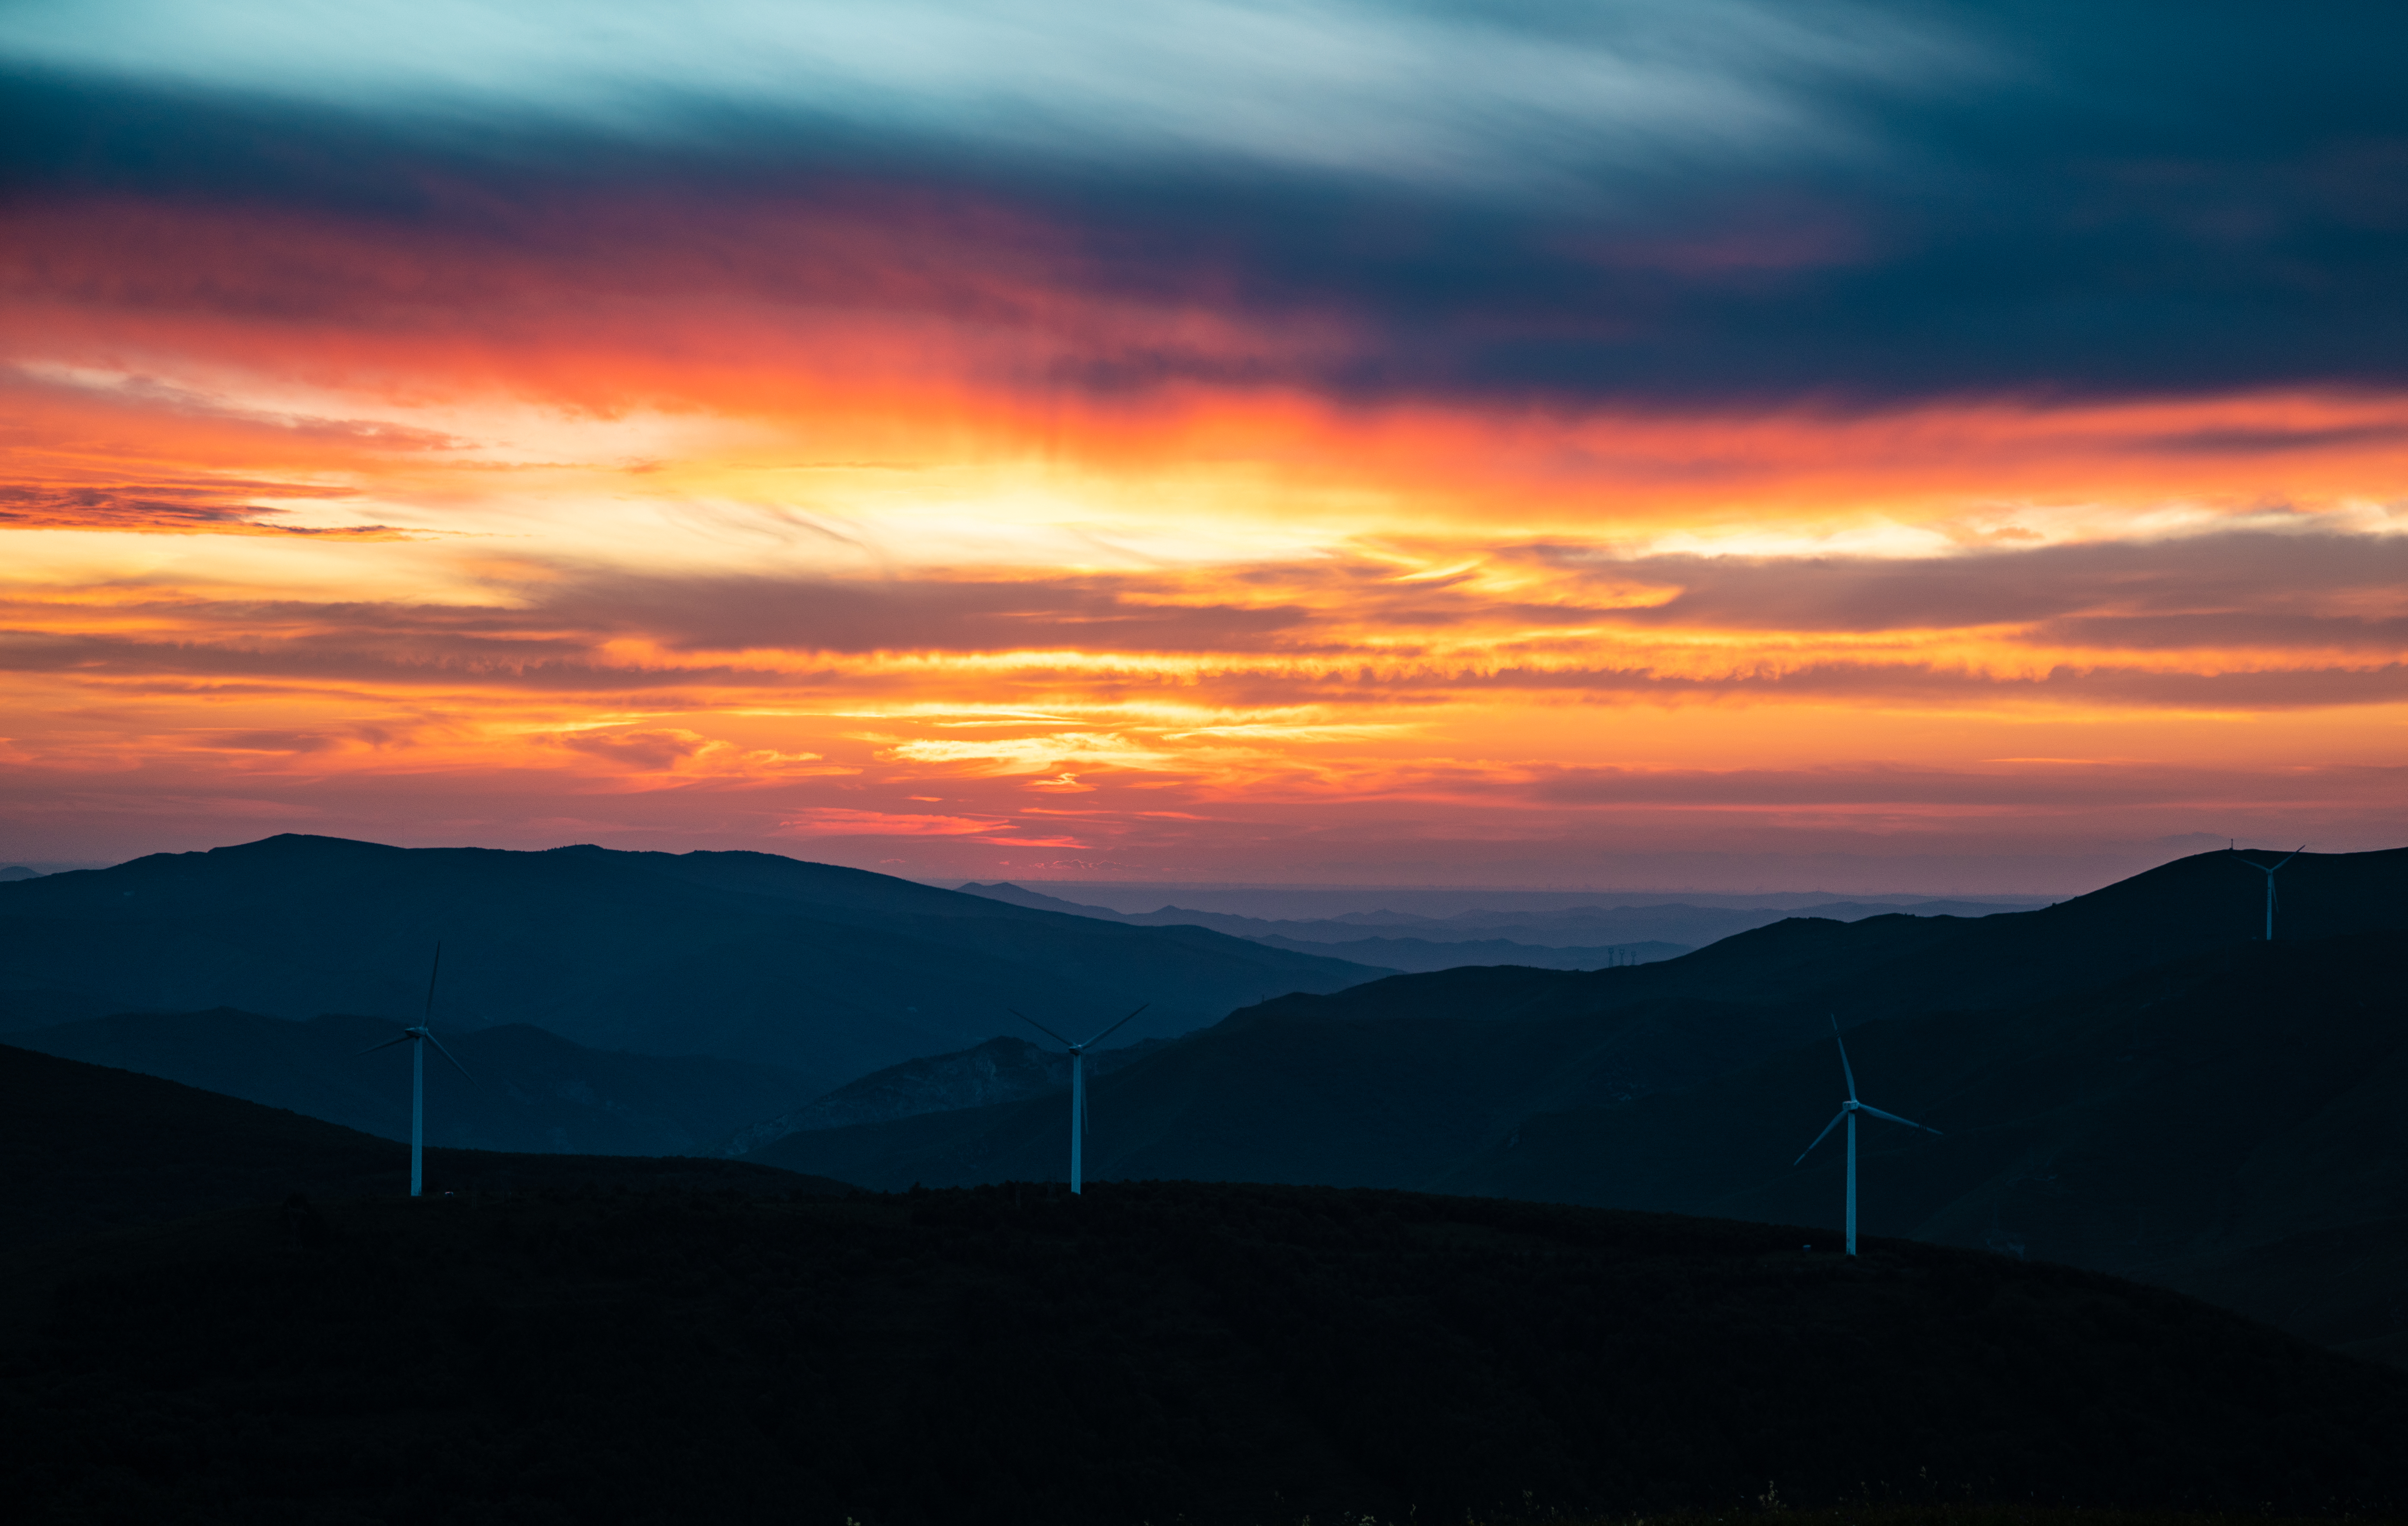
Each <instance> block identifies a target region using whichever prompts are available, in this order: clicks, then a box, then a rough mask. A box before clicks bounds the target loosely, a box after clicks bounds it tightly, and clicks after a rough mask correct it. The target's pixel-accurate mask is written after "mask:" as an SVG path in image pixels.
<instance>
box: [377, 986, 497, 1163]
mask: <svg viewBox="0 0 2408 1526" xmlns="http://www.w3.org/2000/svg"><path fill="white" fill-rule="evenodd" d="M442 972H443V945H442V944H441V943H437V944H436V945H435V968H434V969H433V970H432V971H430V972H428V973H427V976H426V1015H425V1016H424V1017H422V1018H420V1019H419V1021H418V1026H417V1027H416V1028H405V1029H402V1030H401V1037H399V1038H397V1039H393V1040H389V1041H388V1042H386V1043H383V1044H370V1045H369V1046H368V1047H367V1048H366V1049H363V1050H361V1051H360V1053H361V1054H363V1055H373V1054H375V1053H376V1052H377V1051H378V1050H380V1049H390V1048H392V1047H393V1046H394V1044H409V1046H410V1050H409V1195H410V1196H411V1197H413V1198H414V1197H417V1196H418V1195H419V1189H420V1188H422V1187H423V1186H424V1184H425V1180H426V1172H425V1157H426V1046H427V1045H428V1044H433V1045H435V1052H436V1053H437V1054H439V1055H441V1056H442V1057H443V1058H445V1059H452V1051H451V1050H449V1049H446V1048H444V1047H443V1041H442V1040H440V1039H438V1038H437V1037H436V1036H435V1035H434V1034H433V1033H431V1032H429V1031H428V1030H427V1027H426V1024H427V1021H428V1020H429V1019H431V1018H432V1017H433V1016H434V1015H435V977H436V976H437V975H439V974H441V973H442ZM452 1069H453V1070H455V1071H458V1072H459V1073H461V1074H462V1075H467V1074H468V1067H466V1065H463V1064H461V1063H460V1062H459V1061H458V1060H456V1059H452ZM469 1079H471V1080H474V1079H475V1077H473V1076H470V1077H469Z"/></svg>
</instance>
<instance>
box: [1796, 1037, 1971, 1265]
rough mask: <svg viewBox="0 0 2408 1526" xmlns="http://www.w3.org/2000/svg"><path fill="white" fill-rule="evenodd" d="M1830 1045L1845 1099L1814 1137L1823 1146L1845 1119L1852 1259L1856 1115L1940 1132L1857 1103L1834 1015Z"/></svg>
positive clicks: (1803, 1160) (1844, 1043)
mask: <svg viewBox="0 0 2408 1526" xmlns="http://www.w3.org/2000/svg"><path fill="white" fill-rule="evenodd" d="M1831 1042H1832V1043H1833V1044H1838V1045H1839V1046H1840V1073H1841V1074H1842V1075H1843V1076H1845V1077H1847V1081H1848V1100H1847V1101H1844V1102H1842V1103H1841V1104H1840V1111H1839V1113H1838V1114H1837V1116H1834V1117H1833V1118H1832V1119H1831V1121H1830V1122H1828V1123H1827V1124H1825V1125H1823V1132H1822V1133H1819V1134H1816V1135H1815V1136H1814V1145H1820V1144H1822V1143H1823V1141H1824V1140H1825V1139H1826V1138H1827V1137H1828V1136H1829V1134H1830V1132H1831V1130H1834V1129H1837V1128H1838V1127H1839V1126H1840V1119H1841V1118H1845V1119H1847V1120H1848V1254H1849V1255H1851V1256H1854V1255H1855V1254H1856V1115H1857V1114H1859V1113H1870V1114H1871V1115H1872V1116H1874V1117H1877V1118H1887V1119H1888V1120H1889V1121H1890V1122H1892V1123H1902V1124H1904V1125H1906V1126H1907V1127H1908V1128H1909V1129H1920V1130H1923V1131H1924V1132H1925V1133H1927V1134H1936V1133H1938V1132H1940V1130H1937V1129H1934V1128H1931V1127H1930V1126H1929V1125H1928V1124H1921V1123H1917V1122H1915V1121H1914V1119H1913V1118H1901V1117H1899V1116H1898V1115H1897V1114H1895V1113H1885V1112H1883V1111H1882V1110H1881V1109H1880V1108H1878V1107H1872V1106H1870V1105H1868V1104H1866V1103H1864V1102H1860V1101H1856V1071H1855V1070H1854V1069H1852V1068H1851V1067H1850V1066H1849V1064H1848V1044H1847V1041H1846V1040H1844V1039H1842V1038H1841V1037H1840V1019H1839V1017H1838V1015H1833V1016H1832V1018H1831ZM1814 1145H1807V1146H1806V1148H1805V1150H1804V1152H1803V1153H1801V1154H1800V1155H1799V1157H1798V1159H1795V1160H1793V1161H1791V1162H1790V1164H1791V1165H1792V1166H1802V1165H1804V1164H1805V1163H1806V1157H1807V1156H1809V1155H1813V1153H1814Z"/></svg>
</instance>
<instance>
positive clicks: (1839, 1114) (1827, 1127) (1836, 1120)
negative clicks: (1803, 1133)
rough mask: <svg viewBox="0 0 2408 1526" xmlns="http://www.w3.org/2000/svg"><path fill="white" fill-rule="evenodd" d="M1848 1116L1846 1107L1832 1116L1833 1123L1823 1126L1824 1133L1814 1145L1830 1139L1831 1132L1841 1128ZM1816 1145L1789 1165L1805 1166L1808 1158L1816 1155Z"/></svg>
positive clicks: (1802, 1152)
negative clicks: (1842, 1121) (1842, 1122)
mask: <svg viewBox="0 0 2408 1526" xmlns="http://www.w3.org/2000/svg"><path fill="white" fill-rule="evenodd" d="M1846 1116H1848V1110H1847V1109H1846V1108H1844V1107H1843V1108H1842V1109H1840V1110H1839V1111H1838V1112H1837V1113H1834V1114H1832V1115H1831V1121H1830V1122H1828V1123H1827V1124H1825V1125H1823V1131H1822V1132H1821V1133H1819V1134H1816V1135H1815V1136H1814V1145H1820V1144H1822V1143H1823V1141H1825V1140H1827V1139H1828V1138H1830V1137H1831V1130H1834V1129H1837V1128H1838V1127H1839V1126H1840V1120H1841V1119H1842V1118H1844V1117H1846ZM1814 1145H1807V1146H1806V1147H1805V1148H1804V1149H1802V1150H1800V1151H1799V1152H1798V1159H1795V1160H1792V1161H1790V1162H1789V1163H1790V1164H1791V1165H1793V1166H1802V1165H1804V1164H1805V1163H1806V1158H1807V1157H1808V1156H1810V1155H1813V1153H1814Z"/></svg>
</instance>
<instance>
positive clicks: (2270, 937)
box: [2224, 842, 2308, 943]
mask: <svg viewBox="0 0 2408 1526" xmlns="http://www.w3.org/2000/svg"><path fill="white" fill-rule="evenodd" d="M2224 851H2225V852H2227V853H2230V852H2231V851H2232V850H2231V849H2229V848H2227V849H2225V850H2224ZM2307 851H2308V845H2307V844H2306V843H2305V842H2302V843H2300V845H2299V846H2298V847H2296V848H2293V849H2292V850H2291V851H2290V852H2289V853H2286V854H2285V855H2284V856H2283V864H2287V863H2289V862H2290V861H2291V860H2292V859H2294V858H2297V857H2299V856H2300V855H2301V854H2303V853H2305V852H2307ZM2241 861H2242V862H2243V863H2244V864H2249V867H2250V868H2251V869H2254V870H2256V871H2257V872H2258V873H2260V874H2263V875H2265V876H2266V941H2267V942H2268V943H2272V942H2273V941H2274V870H2275V869H2280V868H2282V867H2283V864H2276V865H2275V866H2274V868H2273V869H2269V868H2267V867H2266V866H2265V865H2264V864H2257V863H2250V861H2249V860H2248V859H2246V858H2243V859H2242V860H2241Z"/></svg>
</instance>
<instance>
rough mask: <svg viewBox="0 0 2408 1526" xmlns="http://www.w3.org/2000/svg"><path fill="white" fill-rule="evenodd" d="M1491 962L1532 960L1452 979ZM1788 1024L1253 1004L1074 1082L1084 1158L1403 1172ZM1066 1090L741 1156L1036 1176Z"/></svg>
mask: <svg viewBox="0 0 2408 1526" xmlns="http://www.w3.org/2000/svg"><path fill="white" fill-rule="evenodd" d="M1491 973H1495V974H1513V973H1519V974H1522V975H1526V976H1530V977H1540V976H1542V975H1545V974H1546V973H1548V972H1542V971H1522V972H1507V971H1499V972H1488V971H1476V970H1467V971H1457V972H1452V978H1460V979H1464V980H1467V981H1469V979H1470V978H1471V977H1474V976H1478V975H1485V974H1491ZM1430 978H1431V979H1433V980H1439V981H1445V980H1447V979H1449V978H1451V977H1450V976H1433V977H1430ZM1275 1006H1276V1004H1274V1007H1275ZM1796 1026H1797V1025H1796V1022H1795V1020H1794V1019H1792V1018H1790V1017H1788V1016H1786V1015H1782V1014H1778V1013H1772V1014H1768V1013H1766V1012H1765V1011H1763V1010H1762V1009H1758V1008H1750V1007H1738V1006H1731V1005H1728V1004H1723V1003H1711V1002H1694V1001H1663V1002H1656V1003H1651V1004H1648V1005H1646V1006H1644V1007H1640V1008H1634V1009H1625V1010H1621V1011H1615V1012H1608V1013H1600V1014H1590V1015H1579V1016H1572V1017H1556V1018H1542V1019H1534V1020H1530V1021H1527V1022H1506V1021H1498V1020H1496V1019H1493V1018H1490V1019H1482V1018H1476V1017H1395V1018H1386V1019H1355V1020H1340V1019H1329V1018H1320V1017H1311V1016H1307V1017H1297V1016H1294V1015H1283V1014H1281V1013H1279V1012H1277V1011H1276V1010H1273V1009H1267V1008H1254V1009H1250V1010H1248V1011H1246V1012H1241V1013H1240V1014H1238V1015H1235V1016H1232V1017H1231V1018H1230V1019H1229V1020H1228V1021H1227V1022H1226V1023H1223V1024H1221V1025H1220V1026H1219V1027H1217V1028H1213V1029H1208V1030H1206V1031H1204V1032H1202V1033H1196V1034H1191V1035H1189V1036H1188V1037H1186V1038H1184V1039H1181V1040H1178V1041H1176V1042H1174V1043H1172V1044H1168V1045H1166V1046H1165V1047H1164V1048H1163V1049H1162V1050H1161V1051H1160V1052H1158V1053H1156V1054H1154V1055H1150V1056H1147V1057H1146V1058H1142V1059H1140V1060H1138V1061H1137V1062H1135V1063H1133V1064H1131V1065H1129V1066H1127V1067H1126V1068H1125V1069H1124V1070H1122V1071H1121V1072H1120V1073H1117V1074H1113V1075H1110V1076H1107V1077H1105V1078H1103V1079H1102V1080H1100V1081H1098V1082H1097V1084H1096V1085H1095V1086H1094V1087H1091V1088H1090V1093H1089V1096H1090V1103H1089V1110H1088V1111H1089V1123H1090V1128H1091V1136H1090V1139H1089V1142H1088V1145H1087V1170H1088V1171H1089V1173H1092V1174H1094V1175H1096V1176H1097V1177H1122V1178H1131V1179H1140V1178H1154V1177H1191V1178H1197V1179H1201V1180H1207V1181H1260V1182H1290V1183H1321V1184H1328V1185H1335V1186H1347V1187H1419V1186H1422V1185H1424V1184H1426V1183H1427V1182H1428V1181H1430V1180H1431V1179H1432V1178H1433V1177H1435V1176H1436V1175H1437V1174H1439V1173H1442V1172H1444V1171H1447V1170H1450V1169H1452V1168H1453V1167H1454V1166H1455V1164H1457V1163H1458V1162H1460V1161H1462V1160H1463V1159H1466V1158H1468V1157H1469V1156H1470V1155H1471V1154H1473V1153H1474V1152H1476V1151H1478V1150H1480V1149H1482V1148H1484V1147H1485V1146H1486V1145H1489V1144H1490V1143H1492V1142H1493V1141H1495V1140H1496V1139H1498V1138H1499V1137H1501V1136H1502V1135H1503V1134H1504V1132H1505V1131H1506V1130H1509V1129H1510V1128H1512V1126H1513V1125H1514V1124H1515V1123H1516V1122H1517V1121H1519V1120H1520V1119H1522V1118H1524V1117H1527V1116H1530V1115H1531V1114H1533V1113H1537V1112H1543V1111H1549V1110H1554V1109H1560V1108H1566V1107H1574V1106H1580V1105H1584V1104H1586V1103H1591V1102H1603V1101H1613V1100H1615V1099H1618V1098H1624V1097H1627V1096H1631V1095H1635V1094H1638V1093H1639V1092H1641V1091H1647V1090H1660V1089H1665V1088H1668V1087H1684V1086H1690V1085H1694V1084H1696V1083H1698V1082H1700V1081H1703V1080H1705V1079H1708V1078H1709V1077H1711V1076H1713V1075H1714V1074H1718V1073H1721V1072H1723V1071H1725V1070H1727V1069H1730V1068H1733V1067H1736V1066H1738V1065H1741V1064H1744V1063H1746V1062H1748V1061H1750V1060H1753V1059H1754V1058H1756V1057H1758V1056H1759V1055H1761V1054H1763V1053H1765V1052H1766V1051H1767V1050H1768V1049H1770V1048H1777V1047H1780V1046H1781V1045H1782V1044H1786V1043H1788V1042H1792V1041H1794V1039H1795V1037H1796V1035H1795V1032H1794V1031H1793V1029H1794V1028H1795V1027H1796ZM1067 1108H1068V1102H1067V1101H1065V1100H1063V1099H1060V1098H1056V1097H1043V1098H1037V1099H1033V1100H1030V1101H1020V1102H1014V1103H1007V1104H1002V1105H998V1106H992V1107H982V1108H976V1109H971V1110H967V1111H962V1112H953V1113H939V1114H930V1115H926V1116H920V1117H910V1118H901V1119H897V1120H894V1121H891V1122H886V1123H878V1124H869V1125H864V1126H860V1127H856V1128H846V1129H831V1130H818V1131H814V1132H811V1133H808V1134H795V1135H792V1136H790V1137H788V1138H785V1139H782V1140H780V1141H778V1142H777V1143H775V1144H771V1145H765V1146H763V1147H762V1148H760V1149H759V1150H758V1151H757V1152H755V1153H754V1154H753V1155H752V1156H750V1157H748V1159H758V1160H765V1161H768V1162H771V1163H773V1164H777V1165H782V1166H786V1167H788V1168H789V1169H793V1170H798V1171H811V1172H818V1173H824V1174H826V1175H831V1176H838V1177H840V1178H842V1179H843V1180H846V1181H854V1182H859V1183H861V1184H862V1185H863V1186H866V1187H874V1188H905V1187H909V1186H910V1185H911V1184H912V1183H914V1182H922V1183H925V1184H926V1185H928V1186H931V1187H935V1186H940V1185H941V1186H949V1187H958V1186H968V1185H970V1184H973V1183H978V1182H989V1181H1001V1180H1007V1179H1011V1180H1024V1181H1046V1180H1054V1179H1059V1178H1061V1177H1063V1176H1064V1175H1066V1174H1067V1171H1068V1160H1067V1153H1068V1152H1067V1148H1066V1141H1065V1139H1064V1129H1065V1127H1066V1110H1067Z"/></svg>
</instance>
